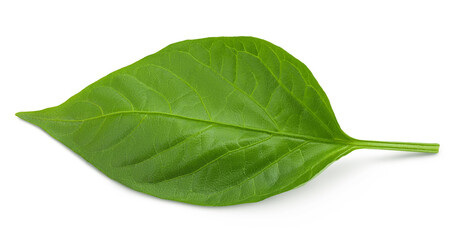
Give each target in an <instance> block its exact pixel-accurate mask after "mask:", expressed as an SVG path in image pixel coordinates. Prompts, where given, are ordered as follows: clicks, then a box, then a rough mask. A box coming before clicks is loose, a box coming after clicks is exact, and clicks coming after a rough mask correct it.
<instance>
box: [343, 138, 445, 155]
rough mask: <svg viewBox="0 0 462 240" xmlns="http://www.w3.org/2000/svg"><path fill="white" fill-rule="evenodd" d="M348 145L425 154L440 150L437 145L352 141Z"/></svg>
mask: <svg viewBox="0 0 462 240" xmlns="http://www.w3.org/2000/svg"><path fill="white" fill-rule="evenodd" d="M350 144H351V145H354V146H356V147H358V148H366V149H382V150H396V151H408V152H426V153H437V152H438V150H439V148H440V145H439V144H438V143H411V142H382V141H366V140H352V141H351V142H350Z"/></svg>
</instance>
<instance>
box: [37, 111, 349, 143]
mask: <svg viewBox="0 0 462 240" xmlns="http://www.w3.org/2000/svg"><path fill="white" fill-rule="evenodd" d="M119 114H121V115H123V114H153V115H162V116H166V117H173V118H179V119H184V120H189V121H196V122H204V123H209V124H216V125H221V126H225V127H232V128H238V129H243V130H247V131H254V132H262V133H268V134H272V135H277V136H284V137H290V138H296V139H303V140H310V141H317V142H324V143H337V144H349V143H348V142H347V140H341V139H324V138H318V137H311V136H304V135H300V134H294V133H287V132H276V131H271V130H266V129H259V128H252V127H245V126H239V125H234V124H229V123H223V122H214V121H211V120H205V119H197V118H191V117H185V116H180V115H174V114H171V113H163V112H151V111H119V112H113V113H108V114H103V115H99V116H96V117H91V118H86V119H79V120H74V119H52V118H38V117H31V118H35V119H40V120H47V121H57V122H85V121H91V120H95V119H99V118H104V117H110V116H114V115H119Z"/></svg>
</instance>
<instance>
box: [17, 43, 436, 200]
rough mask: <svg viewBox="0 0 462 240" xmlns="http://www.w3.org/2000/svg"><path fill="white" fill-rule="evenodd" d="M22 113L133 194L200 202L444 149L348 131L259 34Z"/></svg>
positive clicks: (296, 64) (118, 74) (183, 52)
mask: <svg viewBox="0 0 462 240" xmlns="http://www.w3.org/2000/svg"><path fill="white" fill-rule="evenodd" d="M17 115H18V116H19V117H20V118H22V119H24V120H26V121H28V122H31V123H33V124H35V125H37V126H39V127H40V128H42V129H44V130H45V131H46V132H48V133H49V134H50V135H51V136H53V137H54V138H56V139H57V140H58V141H60V142H62V143H63V144H65V145H66V146H68V147H69V148H70V149H72V150H73V151H74V152H76V153H78V154H79V155H80V156H82V157H83V158H84V159H85V160H87V161H88V162H90V163H91V164H92V165H94V166H95V167H96V168H98V169H99V170H100V171H101V172H103V173H104V174H106V175H107V176H109V177H110V178H112V179H114V180H116V181H118V182H120V183H122V184H124V185H126V186H128V187H130V188H132V189H135V190H137V191H140V192H143V193H147V194H150V195H153V196H156V197H159V198H163V199H170V200H176V201H181V202H186V203H192V204H199V205H214V206H216V205H232V204H240V203H248V202H256V201H260V200H262V199H265V198H267V197H270V196H273V195H275V194H279V193H281V192H284V191H287V190H290V189H292V188H294V187H297V186H299V185H300V184H303V183H305V182H307V181H308V180H310V179H311V178H312V177H313V176H315V175H316V174H317V173H319V172H320V171H321V170H322V169H324V168H325V167H326V166H328V165H329V164H331V163H332V162H333V161H335V160H337V159H339V158H340V157H341V156H343V155H346V154H348V153H349V152H351V151H353V150H355V149H359V148H377V149H394V150H404V151H420V152H437V151H438V144H419V143H393V142H376V141H360V140H356V139H353V138H351V137H349V136H348V135H346V134H345V133H344V132H343V131H342V130H341V128H340V126H339V124H338V122H337V120H336V118H335V115H334V112H333V111H332V108H331V106H330V103H329V100H328V99H327V96H326V94H325V93H324V91H323V90H322V89H321V87H320V86H319V84H318V82H317V81H316V80H315V78H314V77H313V75H312V73H311V72H310V71H309V70H308V68H307V67H306V66H305V65H304V64H303V63H302V62H300V61H299V60H297V59H296V58H294V57H293V56H292V55H290V54H289V53H287V52H286V51H284V50H283V49H281V48H280V47H277V46H275V45H273V44H271V43H269V42H267V41H264V40H261V39H258V38H253V37H217V38H205V39H197V40H188V41H183V42H179V43H175V44H172V45H169V46H168V47H166V48H164V49H162V50H161V51H159V52H157V53H155V54H153V55H150V56H148V57H145V58H143V59H142V60H140V61H138V62H136V63H134V64H132V65H129V66H127V67H125V68H122V69H120V70H117V71H115V72H113V73H111V74H109V75H107V76H106V77H103V78H102V79H100V80H99V81H97V82H95V83H93V84H92V85H90V86H88V87H87V88H85V89H84V90H82V91H81V92H80V93H78V94H76V95H75V96H73V97H71V98H70V99H69V100H67V101H66V102H65V103H63V104H61V105H59V106H57V107H53V108H48V109H45V110H41V111H36V112H22V113H18V114H17ZM43 158H46V156H43Z"/></svg>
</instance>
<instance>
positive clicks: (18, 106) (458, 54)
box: [0, 0, 462, 240]
mask: <svg viewBox="0 0 462 240" xmlns="http://www.w3.org/2000/svg"><path fill="white" fill-rule="evenodd" d="M73 2H74V3H70V1H45V0H41V1H19V0H18V1H2V2H1V3H0V26H1V28H0V81H1V85H0V86H1V87H0V98H1V101H0V102H1V111H0V116H1V118H0V121H1V124H0V128H1V131H0V132H1V135H0V141H1V145H0V146H1V147H0V149H1V151H0V156H1V157H0V239H5V240H7V239H47V240H48V239H79V240H80V239H316V240H319V239H321V240H322V239H355V240H359V239H387V240H388V239H394V240H396V239H419V240H422V239H462V230H461V226H462V207H461V204H462V157H461V154H460V149H461V134H462V131H461V124H462V121H461V120H462V119H461V103H462V97H461V89H462V88H461V81H462V14H461V12H462V3H461V1H445V0H438V1H423V0H419V1H406V0H396V1H395V0H393V1H390V0H389V1H370V0H365V1H358V0H349V1H332V0H324V1H316V2H313V1H298V2H297V1H289V0H283V1H281V0H279V1H251V0H246V1H237V0H234V1H199V0H195V1H172V0H169V1H167V0H165V1H124V2H119V1H73ZM239 35H245V36H249V35H250V36H255V37H260V38H263V39H266V40H268V41H271V42H273V43H274V44H276V45H279V46H281V47H283V48H284V49H285V50H287V51H288V52H290V53H292V54H293V55H294V56H295V57H297V58H299V59H300V60H301V61H302V62H304V63H305V64H306V65H307V66H308V67H309V68H310V69H311V70H312V72H313V73H314V75H315V76H316V78H317V79H318V81H319V82H320V84H321V86H322V87H323V88H324V90H325V91H326V93H327V95H328V96H329V98H330V101H331V103H332V106H333V108H334V111H335V113H336V115H337V117H338V120H339V122H340V124H341V126H342V127H343V129H344V130H345V131H346V132H347V133H349V134H350V135H351V136H353V137H356V138H359V139H368V140H393V141H418V142H438V143H440V144H441V149H440V153H438V154H416V153H403V152H389V151H377V150H375V151H374V150H358V151H356V152H353V153H351V154H349V155H348V156H346V157H344V158H342V159H341V160H339V161H338V162H336V163H334V164H333V165H331V166H330V167H329V168H328V169H326V170H325V171H324V172H323V173H321V174H320V175H319V176H318V177H316V178H315V179H313V180H312V181H310V182H309V183H307V184H305V185H304V186H302V187H300V188H297V189H294V190H292V191H289V192H286V193H283V194H280V195H278V196H274V197H272V198H269V199H267V200H264V201H262V202H259V203H254V204H244V205H238V206H231V207H199V206H194V205H188V204H181V203H177V202H173V201H165V200H160V199H157V198H155V197H151V196H148V195H144V194H141V193H138V192H135V191H132V190H130V189H128V188H126V187H124V186H122V185H120V184H118V183H116V182H114V181H112V180H110V179H109V178H107V177H106V176H105V175H103V174H101V173H100V172H99V171H97V170H96V169H95V168H94V167H92V166H91V165H89V164H87V163H86V162H85V161H84V160H83V159H82V158H80V157H79V156H77V155H76V154H74V153H73V152H71V151H70V150H69V149H67V148H66V147H64V146H63V145H62V144H60V143H59V142H57V141H55V140H54V139H52V138H51V137H50V136H48V135H47V134H46V133H45V132H43V131H41V130H40V129H38V128H36V127H34V126H32V125H30V124H28V123H26V122H24V121H22V120H20V119H19V118H17V117H15V116H14V113H15V112H18V111H28V110H39V109H43V108H46V107H51V106H55V105H58V104H60V103H62V102H63V101H65V100H66V99H67V98H69V97H70V96H72V95H74V94H75V93H77V92H79V91H80V90H81V89H82V88H84V87H85V86H87V85H89V84H90V83H92V82H94V81H96V80H98V79H99V78H101V77H103V76H105V75H106V74H108V73H110V72H112V71H114V70H117V69H119V68H121V67H124V66H126V65H128V64H131V63H133V62H134V61H136V60H139V59H141V58H142V57H144V56H146V55H149V54H152V53H155V52H156V51H158V50H160V49H161V48H163V47H165V46H166V45H168V44H170V43H173V42H177V41H181V40H185V39H194V38H202V37H210V36H239Z"/></svg>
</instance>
